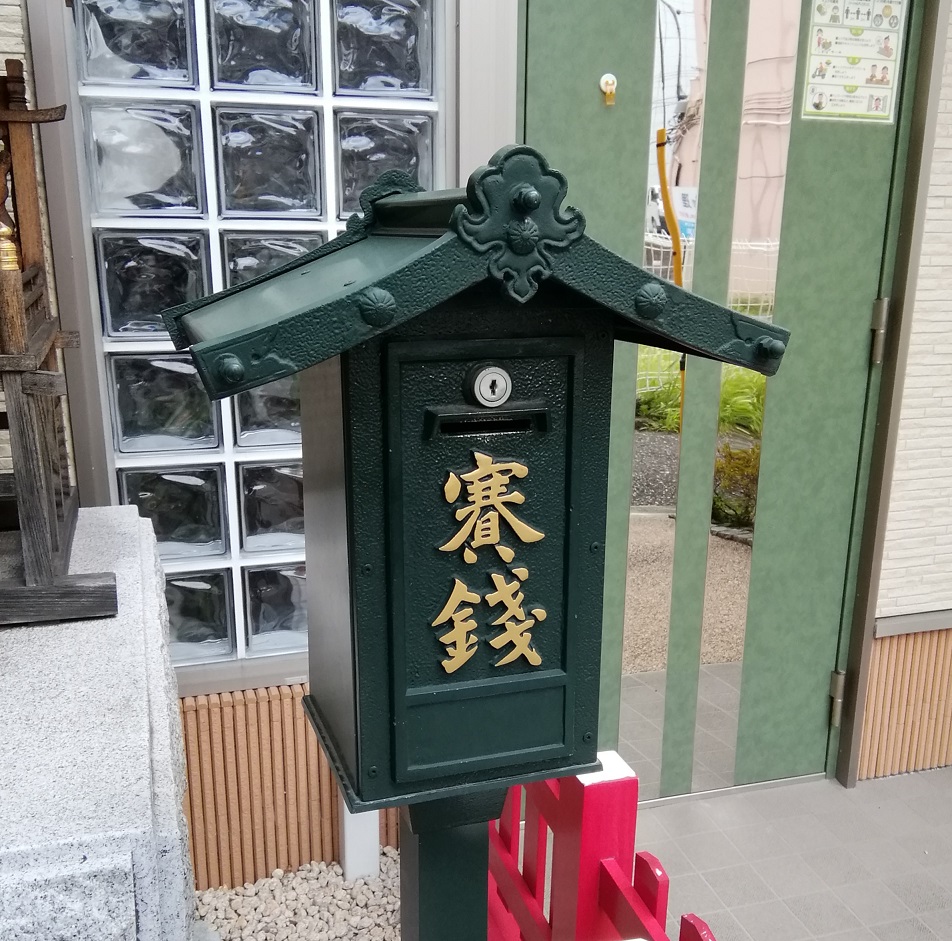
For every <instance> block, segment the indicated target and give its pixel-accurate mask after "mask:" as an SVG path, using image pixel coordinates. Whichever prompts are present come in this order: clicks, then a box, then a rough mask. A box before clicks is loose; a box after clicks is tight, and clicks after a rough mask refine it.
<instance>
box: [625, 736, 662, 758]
mask: <svg viewBox="0 0 952 941" xmlns="http://www.w3.org/2000/svg"><path fill="white" fill-rule="evenodd" d="M631 741H632V742H633V743H634V744H635V745H636V746H637V748H638V751H640V752H641V753H642V754H643V755H644V756H645V758H647V759H648V760H649V761H660V760H661V734H660V733H659V734H658V735H656V736H653V737H650V738H649V737H645V738H642V739H638V741H635V740H634V739H632V740H631Z"/></svg>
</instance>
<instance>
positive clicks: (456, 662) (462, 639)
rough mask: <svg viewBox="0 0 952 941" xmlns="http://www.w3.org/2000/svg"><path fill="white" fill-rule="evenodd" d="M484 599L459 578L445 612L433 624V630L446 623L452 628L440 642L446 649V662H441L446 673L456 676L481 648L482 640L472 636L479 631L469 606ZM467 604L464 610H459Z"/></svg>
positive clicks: (444, 609)
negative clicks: (478, 648) (480, 642)
mask: <svg viewBox="0 0 952 941" xmlns="http://www.w3.org/2000/svg"><path fill="white" fill-rule="evenodd" d="M481 600H482V599H481V598H480V596H479V595H478V594H477V593H476V592H475V591H470V589H469V588H468V587H467V586H466V585H465V584H464V583H463V582H461V581H460V580H459V579H458V578H455V579H453V591H452V592H451V593H450V597H449V600H448V601H447V602H446V604H445V605H444V606H443V610H442V611H440V613H439V614H438V615H437V616H436V620H434V621H433V627H439V626H440V625H441V624H445V623H446V622H447V621H452V622H453V626H452V628H450V630H448V631H447V632H446V633H445V634H444V635H443V636H442V637H440V643H441V644H444V645H445V646H446V653H447V655H448V656H447V659H446V660H442V661H441V663H442V664H443V669H444V670H446V672H447V673H455V672H456V671H457V670H458V669H459V668H460V667H461V666H462V665H463V664H464V663H466V661H467V660H469V658H470V657H472V655H473V654H474V653H476V648H477V647H478V646H479V638H477V636H476V635H475V634H474V633H472V632H473V631H475V630H476V622H475V621H474V620H473V609H472V608H471V607H469V605H474V604H479V602H480V601H481ZM461 605H465V607H460V606H461Z"/></svg>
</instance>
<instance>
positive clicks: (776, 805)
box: [749, 787, 811, 820]
mask: <svg viewBox="0 0 952 941" xmlns="http://www.w3.org/2000/svg"><path fill="white" fill-rule="evenodd" d="M749 799H750V803H751V805H752V806H753V807H754V809H755V810H757V811H758V812H759V813H760V815H761V816H762V817H764V818H765V819H767V820H775V819H776V818H778V817H798V816H800V815H802V814H806V813H810V812H811V810H810V807H809V806H808V805H807V804H806V803H805V802H804V799H803V797H802V796H801V795H800V794H799V793H796V792H793V791H791V790H790V789H789V788H786V787H768V788H765V789H764V790H762V791H752V792H751V793H750V795H749Z"/></svg>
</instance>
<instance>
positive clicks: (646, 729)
mask: <svg viewBox="0 0 952 941" xmlns="http://www.w3.org/2000/svg"><path fill="white" fill-rule="evenodd" d="M618 730H619V732H620V734H621V737H622V738H626V739H628V741H629V742H632V743H633V744H635V745H637V744H638V742H640V741H641V740H642V739H657V740H658V741H659V742H660V741H661V729H660V728H659V727H658V726H657V725H655V723H654V722H649V721H648V720H647V719H645V718H643V717H642V716H640V715H638V714H634V715H631V716H627V715H626V716H623V717H622V719H621V720H620V721H619V723H618Z"/></svg>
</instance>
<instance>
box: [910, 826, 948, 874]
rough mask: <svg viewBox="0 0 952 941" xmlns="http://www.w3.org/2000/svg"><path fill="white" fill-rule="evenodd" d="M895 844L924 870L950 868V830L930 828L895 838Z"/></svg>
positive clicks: (946, 828)
mask: <svg viewBox="0 0 952 941" xmlns="http://www.w3.org/2000/svg"><path fill="white" fill-rule="evenodd" d="M896 842H897V843H898V844H899V845H900V846H901V847H902V848H903V849H905V850H906V852H907V853H908V854H909V855H910V856H911V857H912V859H913V860H914V861H915V862H916V863H918V864H919V865H920V866H922V867H924V868H926V869H935V868H937V867H942V868H945V867H949V866H952V828H949V827H941V826H940V827H935V826H933V827H931V828H929V829H926V830H920V831H918V832H912V833H904V834H901V835H898V836H896Z"/></svg>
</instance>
